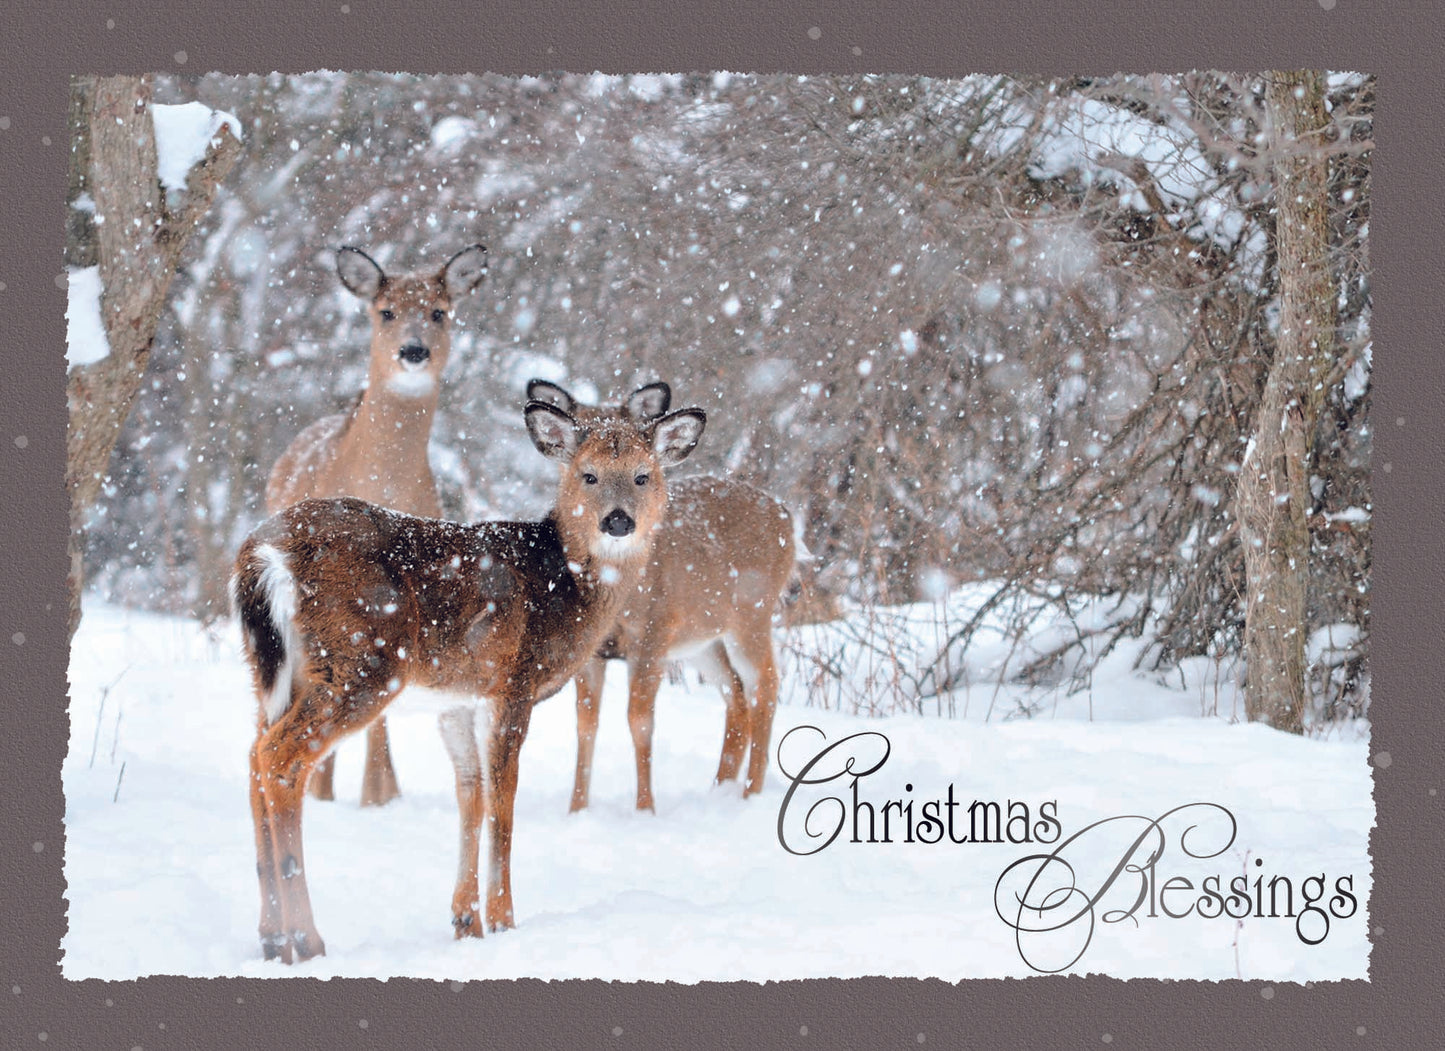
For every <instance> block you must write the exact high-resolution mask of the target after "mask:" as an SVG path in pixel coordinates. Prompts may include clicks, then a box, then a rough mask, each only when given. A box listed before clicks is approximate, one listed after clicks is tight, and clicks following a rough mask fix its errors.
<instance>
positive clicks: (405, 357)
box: [396, 343, 431, 365]
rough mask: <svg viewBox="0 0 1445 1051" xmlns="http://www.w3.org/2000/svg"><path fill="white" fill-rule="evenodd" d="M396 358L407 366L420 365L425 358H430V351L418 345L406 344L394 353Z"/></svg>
mask: <svg viewBox="0 0 1445 1051" xmlns="http://www.w3.org/2000/svg"><path fill="white" fill-rule="evenodd" d="M396 353H397V356H398V357H400V358H401V360H402V361H404V362H406V363H407V364H408V365H420V364H421V363H422V362H423V361H425V360H426V359H427V358H429V357H431V350H430V349H429V348H427V347H424V346H422V345H421V344H420V343H408V344H407V345H406V346H404V347H402V348H401V349H400V350H399V351H397V352H396Z"/></svg>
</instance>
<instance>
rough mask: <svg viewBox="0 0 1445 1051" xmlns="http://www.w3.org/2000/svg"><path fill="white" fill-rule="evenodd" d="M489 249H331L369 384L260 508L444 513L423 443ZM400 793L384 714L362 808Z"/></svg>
mask: <svg viewBox="0 0 1445 1051" xmlns="http://www.w3.org/2000/svg"><path fill="white" fill-rule="evenodd" d="M486 251H487V250H486V248H484V247H483V246H482V245H472V246H470V247H469V248H464V249H463V250H462V251H460V252H458V253H457V254H456V255H454V256H452V257H451V259H449V260H448V261H447V262H446V264H445V265H444V266H443V267H442V268H441V269H439V270H437V271H436V272H435V273H427V274H409V275H405V276H401V277H389V276H387V275H386V273H384V272H383V271H382V269H381V267H380V266H378V265H377V264H376V262H375V261H374V260H373V259H372V258H371V257H370V256H369V255H367V254H366V253H365V252H362V251H361V250H360V249H357V248H342V249H341V250H340V251H338V252H337V253H336V271H337V274H338V276H339V277H340V278H341V283H342V284H343V285H345V286H346V288H347V289H348V290H350V291H351V292H352V293H353V294H355V295H356V296H358V297H360V298H361V299H363V300H365V301H366V302H367V306H368V312H369V314H370V317H371V357H370V362H369V366H368V370H367V384H366V389H365V391H364V392H363V393H362V395H361V397H360V399H359V400H358V401H357V402H356V404H355V405H353V406H352V408H351V409H350V411H349V412H344V413H338V414H336V415H334V416H325V417H323V418H321V419H319V420H317V421H316V422H315V423H313V424H311V425H310V426H309V427H307V428H306V429H305V430H303V431H302V432H301V433H300V434H299V435H297V436H296V438H295V440H294V441H292V443H291V444H290V445H289V446H288V447H287V449H286V451H285V452H284V453H282V454H281V458H280V459H279V460H277V461H276V465H275V466H274V467H273V468H272V469H271V476H270V478H269V479H268V480H267V482H266V510H267V512H268V513H271V514H274V513H276V512H277V511H280V510H281V509H282V508H284V507H287V506H289V505H291V504H294V503H296V502H297V501H300V500H306V499H310V498H314V497H327V496H355V497H359V498H360V499H362V500H368V501H370V502H372V503H374V504H380V505H382V506H383V507H390V508H392V509H394V510H397V511H404V512H406V513H407V514H412V515H424V516H426V517H429V518H436V517H438V516H440V514H441V503H440V502H439V501H438V499H437V489H436V480H435V479H434V478H433V477H432V472H431V466H430V464H428V462H427V441H428V440H429V438H430V437H431V427H432V419H433V417H434V416H435V414H436V407H437V395H438V392H439V391H440V388H441V374H442V370H443V369H444V368H445V367H446V364H447V358H448V356H449V355H450V353H451V325H452V306H453V301H454V299H455V297H456V296H459V295H463V294H465V293H467V292H470V291H472V290H473V289H474V288H476V287H477V285H478V284H480V283H481V281H482V278H483V277H485V276H486V272H487V259H486ZM335 767H336V760H335V757H334V756H327V757H326V759H325V761H324V762H322V764H321V765H320V766H319V767H318V768H317V770H316V772H315V774H314V776H313V777H312V779H311V786H310V787H311V794H312V795H313V796H315V797H317V798H318V799H332V798H333V797H334V795H335V790H334V788H333V784H332V780H333V774H334V771H335ZM397 795H398V791H397V785H396V773H395V770H394V769H393V767H392V762H391V749H390V747H389V745H388V742H387V736H386V721H385V720H377V721H376V722H375V723H373V724H372V726H371V728H370V729H369V730H368V731H367V740H366V767H365V773H364V775H363V777H362V784H361V805H362V806H379V805H381V804H383V803H386V802H389V801H390V800H392V799H394V798H396V796H397Z"/></svg>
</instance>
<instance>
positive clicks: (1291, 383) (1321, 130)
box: [1238, 71, 1336, 733]
mask: <svg viewBox="0 0 1445 1051" xmlns="http://www.w3.org/2000/svg"><path fill="white" fill-rule="evenodd" d="M1268 79H1269V88H1268V103H1269V114H1270V118H1271V122H1272V124H1273V130H1274V143H1273V145H1272V149H1273V151H1274V168H1275V172H1276V177H1277V180H1278V182H1277V191H1276V194H1275V200H1276V202H1277V212H1276V217H1275V231H1276V233H1275V244H1276V246H1277V252H1278V262H1277V266H1278V270H1279V285H1280V288H1279V302H1280V320H1279V336H1278V339H1277V341H1276V344H1275V351H1274V360H1273V361H1272V362H1271V364H1270V368H1269V374H1268V378H1267V379H1266V380H1265V385H1264V395H1263V397H1262V399H1261V401H1260V406H1259V409H1258V411H1257V413H1256V415H1255V427H1254V432H1253V435H1252V437H1251V439H1250V446H1249V448H1248V450H1247V451H1246V453H1245V456H1244V461H1243V463H1242V465H1241V471H1240V479H1239V495H1238V506H1239V521H1240V531H1241V534H1242V539H1243V541H1244V562H1245V573H1246V578H1247V585H1248V590H1247V594H1246V602H1245V654H1246V660H1247V662H1248V676H1249V677H1248V681H1247V683H1246V686H1245V708H1246V711H1247V713H1248V715H1249V718H1250V719H1263V720H1266V721H1267V722H1269V724H1270V725H1271V726H1274V727H1277V728H1279V729H1282V730H1289V731H1291V732H1293V733H1300V732H1301V731H1302V730H1303V725H1304V724H1303V716H1304V708H1305V641H1306V640H1305V637H1306V633H1307V623H1308V622H1307V617H1306V606H1305V600H1306V586H1307V582H1308V579H1309V555H1310V538H1309V526H1308V521H1307V516H1308V513H1309V500H1310V493H1309V477H1310V466H1311V462H1312V459H1313V457H1312V455H1311V453H1312V447H1313V438H1314V433H1315V428H1316V426H1317V425H1318V423H1319V418H1320V410H1321V407H1322V406H1323V404H1324V396H1325V390H1326V384H1327V380H1328V376H1329V373H1330V371H1331V368H1332V367H1333V365H1334V363H1335V324H1336V322H1335V293H1334V282H1333V280H1332V278H1331V273H1330V260H1329V225H1328V218H1329V210H1328V196H1327V188H1328V183H1329V143H1328V142H1327V141H1326V136H1327V135H1328V133H1329V132H1330V131H1331V130H1332V127H1331V123H1330V120H1329V115H1328V113H1327V112H1326V110H1325V99H1324V95H1325V92H1324V75H1323V74H1322V73H1319V72H1316V71H1291V72H1276V73H1272V74H1270V76H1269V78H1268Z"/></svg>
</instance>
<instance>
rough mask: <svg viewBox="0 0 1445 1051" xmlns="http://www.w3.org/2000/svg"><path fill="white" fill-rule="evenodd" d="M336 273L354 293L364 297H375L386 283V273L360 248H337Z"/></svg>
mask: <svg viewBox="0 0 1445 1051" xmlns="http://www.w3.org/2000/svg"><path fill="white" fill-rule="evenodd" d="M336 273H337V276H339V277H340V278H341V283H342V284H343V285H345V286H346V287H347V289H348V290H349V291H350V292H351V293H352V295H357V296H360V297H361V298H362V299H375V298H376V293H377V292H379V291H381V286H382V285H383V284H385V283H386V274H384V273H382V270H381V267H379V266H377V265H376V260H375V259H373V258H371V256H369V255H367V254H366V253H365V252H363V251H362V250H361V249H360V248H350V247H347V248H338V249H337V250H336Z"/></svg>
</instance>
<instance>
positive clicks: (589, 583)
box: [232, 402, 706, 963]
mask: <svg viewBox="0 0 1445 1051" xmlns="http://www.w3.org/2000/svg"><path fill="white" fill-rule="evenodd" d="M525 417H526V423H527V431H528V433H529V434H530V435H531V438H532V442H533V444H534V445H536V447H537V449H538V450H539V451H540V452H541V453H542V454H543V455H544V456H547V457H548V458H550V459H553V460H556V461H557V462H558V463H560V464H561V465H562V469H561V478H560V480H559V482H558V485H557V499H556V503H555V505H554V507H553V509H552V511H551V513H549V514H548V515H547V517H546V518H544V519H543V520H542V521H540V522H484V523H481V524H479V525H458V524H455V523H451V522H443V521H439V520H436V519H428V518H418V517H414V516H411V515H404V514H399V513H397V512H394V511H388V510H386V509H385V508H382V507H378V506H376V505H374V504H368V503H364V502H362V501H360V500H354V499H332V500H308V501H304V502H303V503H300V504H296V505H294V506H292V507H289V508H287V509H286V510H285V511H283V512H281V513H280V514H278V515H276V516H274V517H272V518H270V519H268V520H267V521H266V522H264V523H262V524H261V525H260V526H259V527H257V529H256V530H255V532H253V533H252V534H251V535H250V537H248V538H247V539H246V541H245V543H243V544H242V545H241V550H240V552H239V553H238V554H237V556H236V573H235V576H234V578H233V580H232V591H233V596H234V603H235V606H236V608H237V610H238V612H239V614H240V620H241V627H242V639H243V642H244V647H245V651H246V657H247V661H248V663H249V664H250V667H251V671H252V677H253V680H254V686H255V690H256V696H257V701H258V709H259V713H258V719H257V732H256V741H255V744H254V745H253V746H252V749H251V811H252V816H253V818H254V820H255V826H256V857H257V864H256V871H257V875H258V876H259V878H260V887H261V922H260V928H259V929H260V935H261V944H262V948H263V952H264V954H265V956H266V958H267V959H271V958H275V957H278V956H279V957H280V958H281V959H282V960H283V961H284V962H287V963H289V962H291V960H292V958H293V956H294V957H296V958H298V959H302V960H304V959H308V958H309V957H312V956H316V955H319V954H321V953H323V952H324V951H325V950H324V946H323V943H322V941H321V936H320V935H319V934H318V933H317V931H316V926H315V922H314V920H313V918H312V913H311V900H310V896H309V894H308V893H307V889H306V875H305V864H304V861H303V858H302V849H301V804H302V799H303V790H304V788H305V785H306V782H307V779H308V777H309V776H310V774H311V770H312V768H313V767H314V766H315V765H316V763H317V761H318V760H319V759H320V758H321V757H322V756H324V755H325V754H326V753H327V752H328V751H329V750H330V749H331V748H332V747H333V746H334V744H335V742H336V741H337V740H338V739H339V738H341V737H343V736H345V735H346V734H349V733H354V732H355V731H357V730H359V729H361V728H363V727H365V726H368V725H370V724H371V723H373V722H374V721H375V720H376V719H377V718H379V717H380V715H381V713H382V712H383V710H385V708H386V706H387V705H388V704H390V703H391V701H392V700H393V699H394V698H395V697H396V695H397V694H398V693H399V692H401V691H402V690H404V689H406V687H407V686H408V685H410V684H416V685H420V686H429V687H432V688H436V689H442V690H446V691H449V692H451V693H463V694H466V695H469V697H471V698H478V699H480V698H485V699H486V700H487V702H488V706H487V715H488V716H489V726H488V730H487V734H486V749H485V758H486V777H485V779H484V778H483V768H482V762H481V760H480V758H479V757H478V754H477V746H476V735H475V733H474V726H473V723H474V713H475V703H474V702H473V703H472V704H470V705H469V706H465V707H460V708H452V709H451V710H450V711H448V712H446V713H445V714H444V715H443V716H442V718H441V727H442V734H443V738H444V739H445V742H446V746H447V753H448V755H449V756H450V758H451V761H452V765H453V768H454V771H455V774H456V788H457V803H458V808H459V810H460V826H461V862H460V865H459V866H458V875H457V884H456V890H455V892H454V893H453V895H452V923H453V926H454V929H455V933H456V936H457V937H458V938H460V937H463V936H475V937H480V936H481V935H482V922H481V918H480V916H479V913H478V902H477V899H478V880H477V857H478V847H479V843H480V832H481V822H482V818H483V817H484V816H486V817H487V819H488V823H489V826H490V858H489V861H490V863H489V865H488V868H487V901H486V927H487V929H488V930H498V929H502V928H507V927H512V926H514V920H513V911H512V888H511V867H510V862H511V851H512V809H513V801H514V799H515V795H516V790H517V760H518V753H519V751H520V749H521V747H522V742H523V740H524V738H525V737H526V734H527V725H528V721H529V719H530V717H531V712H532V706H533V705H535V704H536V703H537V702H538V701H540V700H542V699H544V698H546V697H549V696H551V695H552V694H553V693H555V692H557V691H558V690H559V689H561V688H562V686H564V685H565V684H566V682H567V680H568V679H570V678H571V677H572V676H573V675H575V674H576V673H577V671H578V669H579V668H580V667H581V665H582V663H583V662H584V661H585V660H586V659H587V658H588V657H589V656H591V655H592V654H593V653H595V652H597V648H598V646H599V645H600V644H601V643H602V641H603V637H604V636H605V635H606V634H607V632H608V631H609V630H611V628H612V627H613V625H614V624H615V623H616V621H617V615H618V611H619V609H620V608H621V606H622V603H623V601H624V596H626V595H627V593H629V592H631V591H633V590H635V589H636V587H637V581H638V579H639V577H640V576H641V575H642V573H643V570H644V568H645V567H646V565H647V562H648V557H649V552H650V549H651V545H652V541H653V536H654V532H655V530H656V529H657V527H658V525H659V524H660V523H661V522H662V521H663V520H664V518H665V517H666V515H667V514H668V505H667V488H666V485H665V484H664V482H663V470H664V468H666V467H670V466H672V465H674V464H676V463H679V462H681V461H682V460H683V459H685V458H686V457H687V455H688V454H689V453H690V452H691V451H692V449H693V447H694V446H695V445H696V444H697V441H698V438H699V437H700V436H701V434H702V431H703V426H704V424H705V423H706V417H705V416H704V414H703V412H702V410H701V409H681V410H679V411H677V412H673V413H669V414H668V415H665V416H662V417H660V418H657V419H651V420H646V421H641V422H639V423H633V422H631V421H627V420H622V419H616V418H613V419H604V420H596V421H593V422H591V423H587V424H581V423H578V421H576V420H574V419H573V418H572V417H571V416H570V415H568V414H567V413H565V412H563V411H562V410H561V409H558V408H556V407H555V406H553V405H550V404H544V403H541V402H533V403H531V404H529V405H528V406H527V408H526V412H525Z"/></svg>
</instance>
